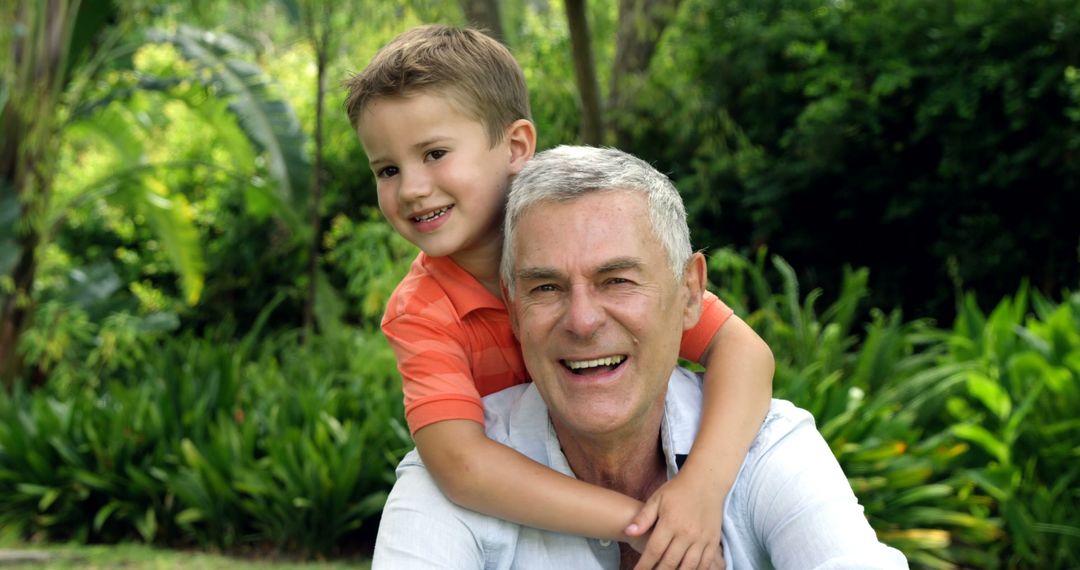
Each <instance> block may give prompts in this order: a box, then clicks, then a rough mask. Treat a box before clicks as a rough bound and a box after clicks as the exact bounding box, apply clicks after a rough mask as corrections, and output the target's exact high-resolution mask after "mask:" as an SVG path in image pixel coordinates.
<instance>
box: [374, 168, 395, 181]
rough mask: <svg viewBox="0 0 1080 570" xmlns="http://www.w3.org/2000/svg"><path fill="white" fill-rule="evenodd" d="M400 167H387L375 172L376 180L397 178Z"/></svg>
mask: <svg viewBox="0 0 1080 570" xmlns="http://www.w3.org/2000/svg"><path fill="white" fill-rule="evenodd" d="M397 173H398V167H396V166H387V167H385V168H380V169H379V170H377V171H375V178H390V177H391V176H397Z"/></svg>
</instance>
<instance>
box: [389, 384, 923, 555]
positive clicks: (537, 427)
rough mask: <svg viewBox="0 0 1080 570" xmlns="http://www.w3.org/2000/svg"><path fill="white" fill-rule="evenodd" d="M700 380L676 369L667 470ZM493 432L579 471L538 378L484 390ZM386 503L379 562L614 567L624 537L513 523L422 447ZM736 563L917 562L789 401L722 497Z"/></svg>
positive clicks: (692, 429)
mask: <svg viewBox="0 0 1080 570" xmlns="http://www.w3.org/2000/svg"><path fill="white" fill-rule="evenodd" d="M701 402H702V394H701V382H700V379H699V378H698V377H697V376H696V375H695V374H693V373H691V372H689V371H687V370H684V369H681V368H676V369H675V370H674V372H673V373H672V375H671V379H670V381H669V384H668V391H667V395H666V400H665V404H664V418H663V422H662V424H661V430H660V441H661V446H662V448H663V452H664V457H665V459H666V461H667V468H668V478H671V477H673V476H674V475H675V473H677V472H678V468H679V465H681V463H682V459H683V458H684V457H685V455H686V454H688V453H689V452H690V447H691V445H692V444H693V442H694V437H695V436H696V434H697V428H698V424H699V420H700V416H701ZM484 419H485V423H486V429H487V434H488V437H490V438H491V439H493V440H495V441H498V442H500V443H503V444H505V445H508V446H509V447H512V448H514V449H516V450H518V451H519V452H521V453H523V454H524V455H526V456H528V457H530V458H531V459H533V460H535V461H537V462H539V463H541V464H543V465H547V466H549V467H551V468H552V469H554V470H556V471H559V472H560V473H564V474H566V475H570V476H571V477H572V476H574V474H573V472H572V471H571V470H570V466H569V465H568V464H567V462H566V457H565V456H563V454H562V451H560V446H559V441H558V438H557V437H556V436H555V431H554V428H553V427H552V425H551V421H550V419H549V418H548V413H547V407H546V405H545V404H544V401H543V400H542V399H541V398H540V393H539V392H538V391H537V390H536V388H535V387H534V386H533V385H532V384H523V385H520V386H514V387H512V388H508V389H506V390H503V391H501V392H498V393H496V394H492V395H490V396H488V397H487V398H484ZM397 477H398V479H397V483H396V484H395V485H394V488H393V490H392V491H391V492H390V497H389V499H387V502H386V507H385V508H384V509H383V515H382V521H381V522H380V524H379V534H378V537H377V539H376V542H375V557H374V562H373V565H372V567H373V568H375V569H380V568H393V569H395V570H397V569H410V568H484V569H506V568H562V569H575V570H576V569H591V568H596V569H616V568H618V567H619V545H618V543H614V542H610V541H602V540H595V539H588V538H584V537H581V536H575V535H567V534H560V533H555V532H549V531H543V530H538V529H535V528H531V527H527V526H521V525H518V524H514V523H510V522H507V521H504V520H501V519H497V518H495V517H490V516H487V515H482V514H480V513H477V512H474V511H470V510H468V509H464V508H461V507H459V506H457V505H455V504H453V503H451V502H450V501H449V500H447V499H446V497H445V496H443V494H442V493H441V492H440V491H439V489H438V487H437V486H436V485H435V482H434V481H433V480H432V478H431V476H430V474H429V473H428V472H427V470H426V469H425V468H424V465H423V463H422V462H421V461H420V456H419V455H418V454H417V453H416V451H415V450H413V451H412V452H410V453H409V454H408V455H406V456H405V458H404V459H403V460H402V461H401V464H399V465H398V469H397ZM723 546H724V559H725V562H726V563H727V568H728V569H729V570H742V569H756V568H782V569H783V568H799V569H802V568H822V569H833V568H859V569H870V568H882V569H885V568H888V569H892V568H907V561H906V560H905V558H904V556H903V555H902V554H901V553H900V552H899V551H898V550H896V549H894V548H890V547H888V546H885V545H884V544H882V543H880V542H878V540H877V536H876V535H875V534H874V530H873V529H872V528H871V527H870V525H869V523H867V521H866V517H865V515H864V514H863V509H862V506H861V505H859V503H858V501H857V499H856V498H855V494H854V493H853V492H852V490H851V486H850V485H849V484H848V482H847V478H846V477H845V476H844V473H843V471H841V469H840V465H839V464H838V463H837V462H836V458H835V457H834V456H833V454H832V452H831V451H830V450H829V446H828V445H827V444H826V443H825V440H824V439H823V438H822V437H821V434H820V433H818V431H817V429H816V428H815V427H814V419H813V417H812V416H811V415H810V414H809V413H808V412H806V411H805V410H802V409H799V408H796V407H795V406H794V405H792V404H791V403H790V402H787V401H784V400H773V402H772V407H771V409H770V411H769V414H768V415H767V416H766V418H765V421H764V422H763V423H762V426H761V429H760V430H759V431H758V435H757V438H756V439H755V440H754V442H753V444H752V445H751V447H750V450H749V452H748V453H747V455H746V459H745V460H744V462H743V465H742V468H741V469H740V471H739V474H738V477H737V478H736V480H735V484H734V485H733V486H732V489H731V492H730V493H729V494H728V498H727V501H726V503H725V504H724V522H723Z"/></svg>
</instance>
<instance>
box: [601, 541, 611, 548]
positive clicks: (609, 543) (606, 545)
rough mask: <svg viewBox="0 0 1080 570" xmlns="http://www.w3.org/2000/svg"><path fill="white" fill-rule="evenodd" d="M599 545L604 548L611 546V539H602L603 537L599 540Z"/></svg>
mask: <svg viewBox="0 0 1080 570" xmlns="http://www.w3.org/2000/svg"><path fill="white" fill-rule="evenodd" d="M600 546H603V547H604V548H607V547H609V546H611V541H610V540H604V539H601V540H600Z"/></svg>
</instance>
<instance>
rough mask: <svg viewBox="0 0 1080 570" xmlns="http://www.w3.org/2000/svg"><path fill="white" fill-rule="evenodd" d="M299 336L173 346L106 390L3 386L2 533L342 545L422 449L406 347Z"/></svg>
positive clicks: (295, 547) (167, 344)
mask: <svg viewBox="0 0 1080 570" xmlns="http://www.w3.org/2000/svg"><path fill="white" fill-rule="evenodd" d="M226 333H227V331H219V333H217V334H219V335H220V334H224V335H225V338H227V337H228V335H227V334H226ZM256 334H257V333H256ZM297 341H298V338H297V336H296V335H295V334H286V335H280V336H277V337H273V338H270V339H267V340H265V341H261V342H257V341H256V335H252V336H249V337H247V338H246V339H245V340H244V341H242V342H240V343H236V342H221V341H220V340H219V339H218V338H213V337H209V338H205V339H198V338H193V337H190V336H183V337H180V338H176V339H162V340H161V341H160V342H158V343H155V344H154V346H153V350H152V351H148V352H146V353H145V358H143V359H141V360H140V361H139V362H137V363H135V364H134V365H132V366H130V367H127V366H120V367H118V368H117V369H116V370H115V372H114V373H113V374H110V375H109V376H108V377H107V378H106V379H103V380H102V382H101V386H100V388H96V389H95V388H84V389H79V390H77V391H74V392H68V391H60V390H57V389H54V388H55V387H50V389H46V390H38V391H36V392H34V393H32V394H31V393H27V392H26V391H24V390H22V389H19V390H17V391H16V392H15V393H14V394H11V395H0V526H4V527H14V528H18V529H21V531H22V533H23V534H25V535H38V536H43V537H47V538H51V539H66V538H77V539H79V540H83V541H85V540H109V541H115V540H120V539H131V538H141V539H142V540H145V541H148V542H151V541H152V542H158V543H165V544H182V543H185V542H187V541H191V540H194V541H196V542H198V543H199V544H202V545H205V546H216V547H233V546H237V545H240V544H244V543H251V542H257V543H260V544H265V543H269V544H273V545H276V546H278V547H279V548H282V549H287V550H289V551H296V552H305V553H329V552H331V551H333V550H334V549H335V548H336V547H339V546H342V539H343V538H344V537H346V536H348V534H349V533H350V532H351V531H354V530H355V529H357V528H358V527H359V526H360V525H362V524H363V523H364V522H365V521H366V520H368V519H370V518H371V517H372V516H373V515H375V514H377V513H378V511H379V510H380V509H381V507H382V503H383V502H384V501H385V496H386V489H387V488H388V487H389V485H390V484H391V482H392V481H393V468H394V466H395V465H396V462H397V461H398V460H399V459H400V457H401V455H402V454H403V453H404V451H405V450H406V446H407V445H409V437H408V433H407V431H406V430H405V428H404V427H403V425H402V424H401V421H400V418H401V417H402V410H401V403H400V402H401V394H400V388H399V387H398V380H397V378H396V374H395V373H394V370H395V368H394V361H393V355H392V353H391V352H390V351H389V348H388V347H387V346H386V345H385V342H384V341H383V340H382V339H381V338H379V337H377V336H373V335H369V334H356V333H350V334H344V335H341V336H337V337H319V338H316V339H315V340H314V341H313V342H310V343H309V344H306V345H299V344H298V342H297Z"/></svg>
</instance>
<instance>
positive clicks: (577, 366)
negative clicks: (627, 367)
mask: <svg viewBox="0 0 1080 570" xmlns="http://www.w3.org/2000/svg"><path fill="white" fill-rule="evenodd" d="M624 360H626V357H625V356H606V357H604V358H597V359H596V360H564V361H563V362H565V363H566V367H567V368H569V369H570V370H582V369H584V368H595V367H597V366H618V365H620V364H622V361H624Z"/></svg>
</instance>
